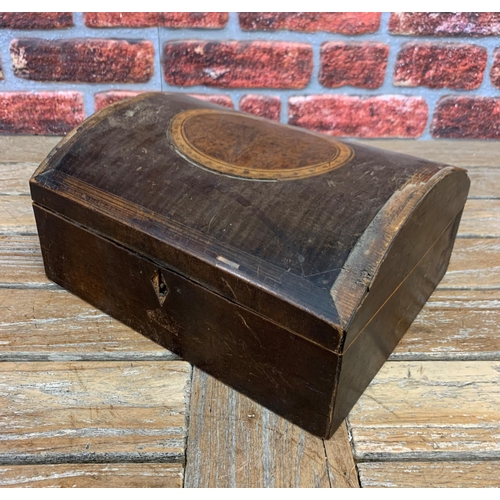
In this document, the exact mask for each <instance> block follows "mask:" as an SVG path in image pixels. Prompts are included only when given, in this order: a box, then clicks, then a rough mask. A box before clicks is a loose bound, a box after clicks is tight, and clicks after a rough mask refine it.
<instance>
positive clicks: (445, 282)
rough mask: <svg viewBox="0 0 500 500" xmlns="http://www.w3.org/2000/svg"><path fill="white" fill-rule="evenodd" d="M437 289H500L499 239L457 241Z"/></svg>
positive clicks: (463, 239)
mask: <svg viewBox="0 0 500 500" xmlns="http://www.w3.org/2000/svg"><path fill="white" fill-rule="evenodd" d="M499 222H500V221H499ZM499 230H500V229H499ZM439 288H499V289H500V239H498V238H459V239H457V240H456V241H455V245H454V247H453V253H452V255H451V259H450V265H449V266H448V271H447V273H446V275H445V276H444V278H443V279H442V280H441V282H440V283H439Z"/></svg>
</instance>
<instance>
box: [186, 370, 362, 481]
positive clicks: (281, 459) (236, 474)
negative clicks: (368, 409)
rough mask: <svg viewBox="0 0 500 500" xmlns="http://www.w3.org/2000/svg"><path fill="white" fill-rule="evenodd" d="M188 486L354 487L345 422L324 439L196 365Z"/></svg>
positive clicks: (353, 469)
mask: <svg viewBox="0 0 500 500" xmlns="http://www.w3.org/2000/svg"><path fill="white" fill-rule="evenodd" d="M191 397H192V401H191V411H190V422H191V423H190V427H189V437H188V445H187V464H186V478H185V485H186V487H202V488H208V487H218V488H229V487H243V488H248V487H261V488H269V487H276V488H291V487H308V488H313V487H322V488H329V487H355V486H358V481H357V475H356V467H355V465H354V461H353V459H352V454H351V449H350V445H349V442H348V438H347V431H346V427H345V425H343V426H342V427H340V428H339V430H338V431H337V433H336V434H335V435H334V436H333V437H332V438H331V440H329V441H323V440H322V439H319V438H317V437H315V436H312V435H311V434H309V433H307V432H305V431H303V430H302V429H300V428H299V427H297V426H295V425H293V424H291V423H289V422H288V421H286V420H284V419H282V418H281V417H278V416H277V415H275V414H274V413H272V412H270V411H269V410H266V409H265V408H263V407H262V406H260V405H258V404H257V403H254V402H253V401H251V400H250V399H248V398H246V397H245V396H242V395H241V394H239V393H237V392H236V391H234V390H233V389H231V388H230V387H228V386H226V385H224V384H222V383H221V382H219V381H218V380H216V379H214V378H213V377H210V376H209V375H207V374H205V373H204V372H202V371H201V370H198V369H196V368H195V369H194V376H193V386H192V396H191Z"/></svg>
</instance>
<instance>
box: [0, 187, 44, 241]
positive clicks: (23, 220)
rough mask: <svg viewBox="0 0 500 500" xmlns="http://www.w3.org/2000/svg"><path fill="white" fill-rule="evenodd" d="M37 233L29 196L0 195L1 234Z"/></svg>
mask: <svg viewBox="0 0 500 500" xmlns="http://www.w3.org/2000/svg"><path fill="white" fill-rule="evenodd" d="M16 233H17V234H36V222H35V216H34V215H33V208H32V206H31V198H30V197H29V196H22V195H21V196H20V195H13V196H0V234H16Z"/></svg>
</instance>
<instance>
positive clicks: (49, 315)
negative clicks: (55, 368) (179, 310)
mask: <svg viewBox="0 0 500 500" xmlns="http://www.w3.org/2000/svg"><path fill="white" fill-rule="evenodd" d="M499 324H500V290H463V291H461V290H458V291H456V290H449V291H436V292H435V293H434V294H433V295H432V296H431V298H430V300H429V301H428V302H427V304H426V305H425V307H424V309H423V310H422V312H421V313H420V314H419V315H418V316H417V318H416V319H415V321H414V323H413V325H412V326H411V327H410V329H409V330H408V332H407V333H406V334H405V336H404V337H403V339H402V340H401V342H400V343H399V345H398V347H397V348H396V350H395V351H394V353H393V354H392V356H391V359H394V360H410V359H411V360H425V359H436V360H446V359H449V360H452V359H459V360H460V359H462V360H464V359H485V360H487V359H496V360H500V329H499V328H498V325H499ZM0 347H1V349H0V360H3V361H23V360H37V361H50V360H56V361H63V360H68V361H69V360H100V359H103V360H136V359H137V360H139V359H142V360H153V359H175V355H174V354H172V353H171V352H170V351H167V350H166V349H163V348H162V347H160V346H158V345H157V344H155V343H154V342H152V341H150V340H148V339H146V338H145V337H143V336H142V335H140V334H138V333H136V332H134V331H133V330H131V329H130V328H128V327H127V326H125V325H123V324H121V323H120V322H118V321H116V320H114V319H113V318H111V317H110V316H108V315H106V314H103V313H102V312H101V311H99V310H97V309H95V308H93V307H92V306H90V305H88V304H87V303H86V302H84V301H82V300H81V299H79V298H78V297H76V296H74V295H72V294H70V293H68V292H66V291H64V290H43V289H42V290H40V289H26V290H17V289H0Z"/></svg>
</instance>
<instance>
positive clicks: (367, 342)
mask: <svg viewBox="0 0 500 500" xmlns="http://www.w3.org/2000/svg"><path fill="white" fill-rule="evenodd" d="M461 216H462V212H460V213H459V214H458V215H457V216H456V217H455V218H454V219H453V221H452V222H451V223H450V224H449V225H448V227H447V228H446V230H445V231H444V232H443V233H442V234H441V236H440V237H439V238H438V239H437V240H436V242H435V243H434V244H433V245H432V246H431V248H430V249H429V251H428V252H427V253H426V254H425V255H424V256H423V258H422V259H421V260H420V262H419V263H418V264H417V266H416V267H415V268H414V269H413V271H412V272H411V273H410V274H409V275H408V277H407V278H406V280H404V282H403V283H402V284H401V286H400V287H399V288H397V289H396V290H395V291H394V293H393V294H392V295H391V296H390V298H389V299H388V300H387V301H386V302H385V303H384V304H383V306H382V307H381V308H380V309H379V310H378V311H377V313H376V314H375V315H374V316H373V317H372V319H371V320H370V321H369V322H368V323H367V324H366V326H365V328H364V329H363V331H362V332H361V333H360V334H359V336H358V337H357V338H356V339H355V340H354V341H353V342H352V344H351V345H350V346H349V347H348V349H347V350H346V352H345V353H344V355H343V356H342V361H341V368H340V377H339V385H338V389H337V394H336V397H335V406H334V412H333V418H332V426H331V429H330V435H332V434H333V433H334V432H335V430H336V429H337V428H338V426H339V425H340V424H341V423H342V421H343V420H344V418H345V417H346V416H347V415H348V413H349V411H350V410H351V408H352V407H353V406H354V404H355V403H356V401H357V400H358V399H359V397H360V396H361V394H362V393H363V391H364V390H365V389H366V387H368V385H369V384H370V382H371V381H372V379H373V378H374V377H375V375H376V374H377V372H378V371H379V370H380V368H381V367H382V365H383V364H384V362H385V361H386V360H387V358H388V357H389V355H390V354H391V352H392V351H393V350H394V349H395V347H396V345H397V344H398V342H399V341H400V340H401V338H402V337H403V335H404V333H405V332H406V330H407V329H408V328H409V327H410V325H411V323H412V322H413V320H414V319H415V317H416V316H417V314H418V313H419V312H420V310H421V309H422V307H423V305H424V304H425V303H426V301H427V300H428V298H429V297H430V295H431V294H432V292H433V291H434V289H435V288H436V286H437V284H438V283H439V282H440V281H441V279H442V277H443V276H444V274H445V272H446V269H447V268H448V264H449V261H450V255H451V252H452V250H453V243H454V241H455V236H456V233H457V230H458V226H459V223H460V218H461ZM370 293H372V291H371V292H370ZM373 293H377V291H376V290H373Z"/></svg>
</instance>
